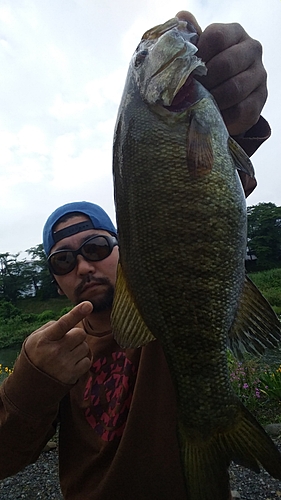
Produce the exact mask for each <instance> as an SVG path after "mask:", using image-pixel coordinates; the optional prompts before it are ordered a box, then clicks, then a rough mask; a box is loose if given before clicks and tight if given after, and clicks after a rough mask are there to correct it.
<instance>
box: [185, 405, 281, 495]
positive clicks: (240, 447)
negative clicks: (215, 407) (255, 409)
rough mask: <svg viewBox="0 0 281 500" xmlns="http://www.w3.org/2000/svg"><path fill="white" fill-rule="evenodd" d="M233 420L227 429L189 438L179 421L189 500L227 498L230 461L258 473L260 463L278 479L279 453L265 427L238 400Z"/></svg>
mask: <svg viewBox="0 0 281 500" xmlns="http://www.w3.org/2000/svg"><path fill="white" fill-rule="evenodd" d="M237 404H238V412H237V418H236V421H234V423H233V426H232V427H230V428H228V429H227V431H226V432H221V431H220V430H218V432H216V433H215V434H213V435H211V436H210V437H209V438H207V439H202V438H201V439H200V440H199V439H196V437H195V436H194V437H193V438H192V440H191V438H190V437H191V430H190V428H189V427H188V431H186V428H185V426H184V425H183V423H182V422H180V423H179V427H178V430H179V442H180V448H181V451H182V462H183V466H184V474H185V478H186V487H187V498H188V500H214V499H215V500H229V497H230V485H229V476H228V467H229V464H230V462H231V461H234V462H236V463H237V464H240V465H243V466H244V467H247V468H249V469H252V470H253V471H255V472H260V465H262V466H263V467H264V468H265V469H266V470H267V472H268V473H269V474H270V475H271V476H273V477H274V478H276V479H281V454H280V453H279V451H278V449H277V447H276V446H275V444H274V443H273V441H272V440H271V439H270V437H269V436H268V435H267V434H266V432H265V430H264V429H263V428H262V427H261V425H260V424H259V423H258V422H257V421H256V419H255V418H254V417H253V416H252V415H251V413H250V412H249V411H248V410H247V409H246V408H245V407H244V406H243V405H242V403H240V401H237Z"/></svg>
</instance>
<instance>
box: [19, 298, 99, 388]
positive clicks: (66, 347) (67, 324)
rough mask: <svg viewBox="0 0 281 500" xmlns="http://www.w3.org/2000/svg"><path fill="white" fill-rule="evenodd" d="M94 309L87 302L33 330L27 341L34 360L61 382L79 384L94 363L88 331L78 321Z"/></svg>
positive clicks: (28, 353)
mask: <svg viewBox="0 0 281 500" xmlns="http://www.w3.org/2000/svg"><path fill="white" fill-rule="evenodd" d="M92 309H93V307H92V304H91V303H90V302H83V303H81V304H79V305H77V306H76V307H74V308H73V309H72V310H71V311H70V312H68V313H67V314H65V315H64V316H62V317H61V318H60V319H59V320H58V321H51V322H49V323H47V324H46V325H44V326H42V327H41V328H39V329H38V330H36V331H35V332H33V333H32V334H31V335H30V336H29V337H28V338H27V340H26V343H25V350H26V353H27V356H28V358H29V359H30V361H31V362H32V363H33V364H34V365H35V366H36V367H37V368H39V369H40V370H41V371H43V372H45V373H47V374H48V375H50V376H51V377H53V378H55V379H57V380H58V381H59V382H62V383H64V384H75V382H76V381H77V380H78V379H79V378H80V377H81V376H82V375H84V373H86V372H87V371H88V370H89V368H90V366H91V354H90V350H89V346H88V344H87V342H86V333H85V332H84V330H83V329H82V328H79V327H76V325H77V324H78V323H79V322H80V321H81V320H82V319H83V318H85V317H86V316H88V314H90V313H91V312H92Z"/></svg>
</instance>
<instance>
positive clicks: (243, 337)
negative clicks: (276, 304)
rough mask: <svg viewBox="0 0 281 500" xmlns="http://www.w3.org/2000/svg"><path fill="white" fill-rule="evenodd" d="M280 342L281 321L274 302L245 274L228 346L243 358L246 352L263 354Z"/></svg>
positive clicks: (256, 354) (239, 357)
mask: <svg viewBox="0 0 281 500" xmlns="http://www.w3.org/2000/svg"><path fill="white" fill-rule="evenodd" d="M280 341H281V323H280V321H279V319H278V317H277V316H276V314H275V312H274V311H273V309H272V307H271V305H270V304H269V302H268V301H267V300H266V298H265V297H264V296H263V295H262V294H261V292H260V291H259V290H258V288H257V287H256V286H255V285H254V283H253V282H252V281H251V280H250V279H249V278H248V277H246V279H245V284H244V289H243V292H242V294H241V297H240V300H239V305H238V310H237V313H236V317H235V320H234V322H233V325H232V327H231V329H230V332H229V337H228V342H229V348H230V349H231V351H232V352H233V354H234V355H235V356H236V357H237V358H238V359H241V358H242V357H243V355H244V354H245V352H248V353H251V354H253V355H255V356H260V355H262V354H263V353H264V351H265V349H267V348H268V349H273V348H276V347H277V346H278V344H279V343H280Z"/></svg>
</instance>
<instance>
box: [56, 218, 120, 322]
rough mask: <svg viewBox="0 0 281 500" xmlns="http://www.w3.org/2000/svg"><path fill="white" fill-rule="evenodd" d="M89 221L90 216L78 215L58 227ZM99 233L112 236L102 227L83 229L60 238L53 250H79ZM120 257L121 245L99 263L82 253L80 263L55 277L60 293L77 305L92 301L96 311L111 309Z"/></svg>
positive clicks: (57, 229)
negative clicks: (119, 248)
mask: <svg viewBox="0 0 281 500" xmlns="http://www.w3.org/2000/svg"><path fill="white" fill-rule="evenodd" d="M86 220H89V219H88V217H87V216H86V215H82V214H81V215H78V216H74V217H72V218H71V219H69V220H67V221H65V222H60V223H59V224H58V225H57V226H56V228H55V230H56V231H59V230H61V229H64V228H65V227H68V226H72V225H73V224H77V223H78V222H83V221H86ZM98 234H105V235H109V233H108V232H107V231H103V230H100V229H89V230H87V231H82V232H80V233H77V234H73V235H71V236H68V237H66V238H63V239H62V240H60V241H58V242H57V243H56V244H55V245H54V246H53V247H52V250H51V253H53V252H55V251H56V250H65V249H69V250H77V249H78V248H79V247H80V246H81V245H82V243H84V241H86V240H87V239H89V238H90V237H91V236H94V235H98ZM118 258H119V250H118V246H115V247H114V248H113V250H112V252H111V254H110V255H109V256H108V257H106V258H105V259H104V260H100V261H97V262H90V261H88V260H86V259H84V257H83V256H82V255H77V265H76V267H75V268H74V269H73V271H71V272H70V273H68V274H65V275H63V276H57V275H55V276H54V277H55V279H56V282H57V284H58V286H59V293H62V294H65V295H66V296H67V297H68V298H69V299H70V300H71V302H72V303H73V304H79V303H80V302H82V301H83V300H89V301H90V302H92V304H93V306H94V312H101V311H104V310H109V309H111V306H112V300H113V294H114V286H115V281H116V271H117V263H118Z"/></svg>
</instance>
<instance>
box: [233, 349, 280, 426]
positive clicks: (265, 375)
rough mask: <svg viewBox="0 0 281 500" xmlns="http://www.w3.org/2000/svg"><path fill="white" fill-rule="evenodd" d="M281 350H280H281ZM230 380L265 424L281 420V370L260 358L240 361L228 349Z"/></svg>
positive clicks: (245, 403)
mask: <svg viewBox="0 0 281 500" xmlns="http://www.w3.org/2000/svg"><path fill="white" fill-rule="evenodd" d="M279 354H280V353H279ZM228 367H229V372H230V381H231V384H232V387H233V390H234V392H235V393H236V394H237V396H238V397H239V399H240V400H241V401H242V402H243V404H244V405H245V406H246V407H247V408H248V409H249V410H250V411H251V413H252V414H253V415H254V416H255V417H256V418H257V419H258V421H259V422H260V423H261V424H262V425H266V424H269V423H272V422H279V421H280V420H281V411H280V410H281V408H280V402H281V398H280V396H281V373H280V372H279V371H278V370H277V371H276V370H275V369H274V368H270V367H269V366H268V364H267V363H266V362H265V361H264V360H262V359H258V358H252V357H250V356H247V357H246V358H245V360H243V362H239V361H237V360H236V359H235V358H234V357H233V356H232V354H231V353H230V352H228Z"/></svg>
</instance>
